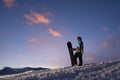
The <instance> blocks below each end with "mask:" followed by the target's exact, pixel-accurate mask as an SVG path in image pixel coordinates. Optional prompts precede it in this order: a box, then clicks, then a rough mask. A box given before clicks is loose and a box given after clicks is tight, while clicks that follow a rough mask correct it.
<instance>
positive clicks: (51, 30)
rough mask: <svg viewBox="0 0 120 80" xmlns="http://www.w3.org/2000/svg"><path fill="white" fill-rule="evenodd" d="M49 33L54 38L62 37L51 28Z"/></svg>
mask: <svg viewBox="0 0 120 80" xmlns="http://www.w3.org/2000/svg"><path fill="white" fill-rule="evenodd" d="M48 31H49V33H50V34H51V35H52V36H54V37H61V34H60V33H59V32H57V31H54V30H53V29H51V28H50V29H49V30H48Z"/></svg>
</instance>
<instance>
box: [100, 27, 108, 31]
mask: <svg viewBox="0 0 120 80" xmlns="http://www.w3.org/2000/svg"><path fill="white" fill-rule="evenodd" d="M101 30H102V31H108V30H109V28H108V27H102V28H101Z"/></svg>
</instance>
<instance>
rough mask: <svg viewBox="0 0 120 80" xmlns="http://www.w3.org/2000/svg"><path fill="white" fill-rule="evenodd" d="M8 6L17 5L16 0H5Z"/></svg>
mask: <svg viewBox="0 0 120 80" xmlns="http://www.w3.org/2000/svg"><path fill="white" fill-rule="evenodd" d="M3 2H4V4H5V6H6V7H8V8H10V7H13V6H14V5H15V0H3Z"/></svg>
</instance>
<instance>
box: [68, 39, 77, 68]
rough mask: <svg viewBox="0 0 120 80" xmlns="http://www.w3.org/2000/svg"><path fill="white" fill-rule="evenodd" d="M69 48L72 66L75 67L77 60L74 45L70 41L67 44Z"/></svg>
mask: <svg viewBox="0 0 120 80" xmlns="http://www.w3.org/2000/svg"><path fill="white" fill-rule="evenodd" d="M67 47H68V51H69V55H70V60H71V65H72V66H74V65H75V58H74V54H73V48H72V43H71V42H70V41H69V42H67Z"/></svg>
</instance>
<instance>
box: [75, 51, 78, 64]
mask: <svg viewBox="0 0 120 80" xmlns="http://www.w3.org/2000/svg"><path fill="white" fill-rule="evenodd" d="M77 57H78V53H75V64H76V65H77Z"/></svg>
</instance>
